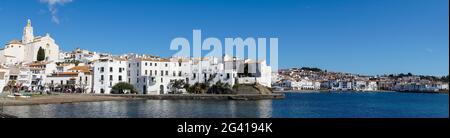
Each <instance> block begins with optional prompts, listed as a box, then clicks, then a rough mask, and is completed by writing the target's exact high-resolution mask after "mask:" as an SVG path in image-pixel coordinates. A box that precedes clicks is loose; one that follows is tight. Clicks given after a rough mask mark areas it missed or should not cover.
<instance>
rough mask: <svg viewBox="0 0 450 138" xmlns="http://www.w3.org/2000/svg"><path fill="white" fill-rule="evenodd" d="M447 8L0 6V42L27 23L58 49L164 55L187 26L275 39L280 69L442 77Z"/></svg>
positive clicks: (442, 3)
mask: <svg viewBox="0 0 450 138" xmlns="http://www.w3.org/2000/svg"><path fill="white" fill-rule="evenodd" d="M45 2H47V3H45ZM49 2H50V3H51V4H49ZM52 2H54V3H52ZM58 2H59V3H58ZM61 2H62V3H61ZM448 4H449V3H448V0H297V1H293V0H241V1H237V0H227V1H225V0H164V1H163V0H127V1H124V0H95V1H94V0H62V1H61V0H1V1H0V43H7V42H8V41H9V40H11V39H20V38H21V34H22V29H23V26H24V25H25V22H26V20H27V19H28V18H31V19H32V21H33V26H34V29H35V30H34V31H35V34H38V35H44V34H45V33H47V32H48V33H50V34H51V35H52V37H54V38H55V39H56V40H57V43H58V44H59V45H60V47H61V48H62V49H63V50H65V51H68V50H72V49H74V48H76V47H80V48H83V49H89V50H94V51H99V52H109V53H113V54H122V53H127V52H133V53H142V54H143V53H146V54H153V55H159V56H170V55H171V54H173V53H174V51H170V50H169V45H170V42H171V40H172V39H174V38H176V37H186V38H189V40H191V38H192V30H193V29H201V30H202V37H203V38H206V37H217V38H226V37H243V38H246V37H264V38H271V37H277V38H279V60H280V61H279V66H280V68H288V67H300V66H311V67H319V68H323V69H328V70H332V71H343V72H352V73H361V74H369V75H373V74H384V73H401V72H405V73H406V72H412V73H415V74H425V75H447V74H448V72H449V52H448V51H449V39H448V37H449V28H448V27H449V15H448V11H449V8H448ZM222 41H223V40H222ZM191 42H192V40H191Z"/></svg>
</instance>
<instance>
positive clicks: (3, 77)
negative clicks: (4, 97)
mask: <svg viewBox="0 0 450 138" xmlns="http://www.w3.org/2000/svg"><path fill="white" fill-rule="evenodd" d="M8 82H9V70H8V69H5V68H2V67H1V66H0V93H3V88H4V87H5V86H6V85H8Z"/></svg>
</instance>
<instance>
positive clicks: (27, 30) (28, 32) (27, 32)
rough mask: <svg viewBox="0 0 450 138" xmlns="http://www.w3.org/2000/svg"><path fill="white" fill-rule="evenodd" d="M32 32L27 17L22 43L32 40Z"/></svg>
mask: <svg viewBox="0 0 450 138" xmlns="http://www.w3.org/2000/svg"><path fill="white" fill-rule="evenodd" d="M33 40H34V34H33V26H31V20H30V19H28V22H27V26H25V28H24V29H23V36H22V43H23V44H28V43H31V42H33Z"/></svg>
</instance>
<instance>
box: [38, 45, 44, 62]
mask: <svg viewBox="0 0 450 138" xmlns="http://www.w3.org/2000/svg"><path fill="white" fill-rule="evenodd" d="M44 60H45V51H44V49H42V47H39V50H38V53H37V61H44Z"/></svg>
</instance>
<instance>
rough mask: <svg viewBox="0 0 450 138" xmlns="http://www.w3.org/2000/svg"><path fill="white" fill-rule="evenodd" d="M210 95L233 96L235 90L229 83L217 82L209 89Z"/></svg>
mask: <svg viewBox="0 0 450 138" xmlns="http://www.w3.org/2000/svg"><path fill="white" fill-rule="evenodd" d="M207 93H208V94H232V93H233V90H232V89H231V86H230V85H229V84H228V83H222V82H221V81H219V82H217V83H216V84H214V85H213V86H211V87H210V88H209V89H208V92H207Z"/></svg>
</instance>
